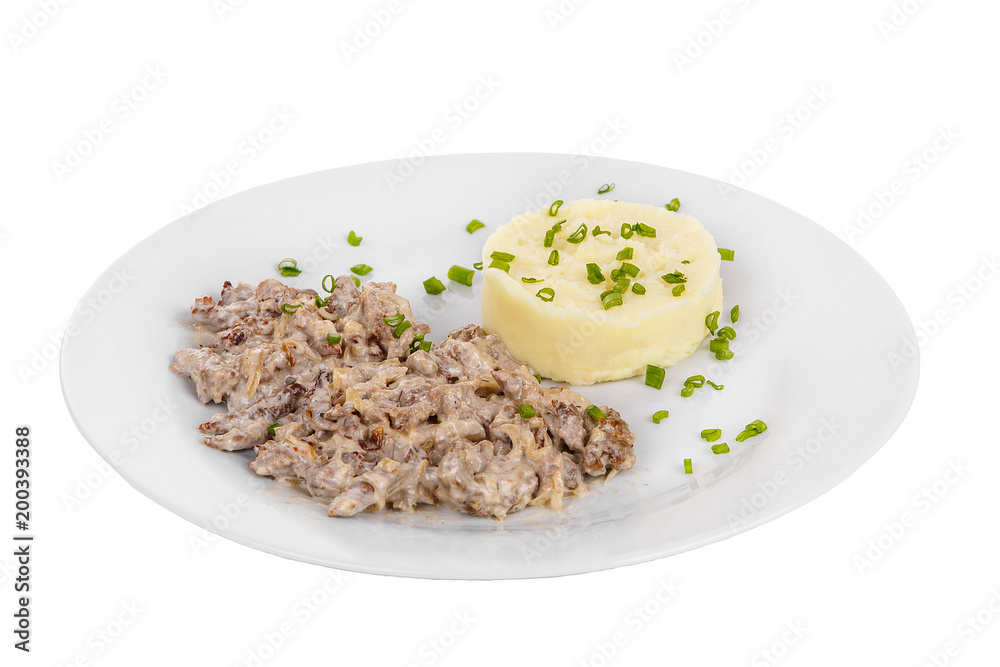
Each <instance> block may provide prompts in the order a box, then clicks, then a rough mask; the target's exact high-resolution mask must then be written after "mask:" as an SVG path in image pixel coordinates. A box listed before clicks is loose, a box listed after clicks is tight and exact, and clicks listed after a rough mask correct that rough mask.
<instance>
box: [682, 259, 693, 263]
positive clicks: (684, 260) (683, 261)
mask: <svg viewBox="0 0 1000 667" xmlns="http://www.w3.org/2000/svg"><path fill="white" fill-rule="evenodd" d="M690 263H691V260H690V259H682V260H681V264H690Z"/></svg>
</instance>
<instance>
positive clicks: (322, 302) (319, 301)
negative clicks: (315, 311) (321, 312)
mask: <svg viewBox="0 0 1000 667" xmlns="http://www.w3.org/2000/svg"><path fill="white" fill-rule="evenodd" d="M315 301H316V307H317V308H322V307H323V306H325V305H326V304H327V302H329V301H330V299H324V298H322V297H321V296H320V295H319V294H317V295H316V299H315Z"/></svg>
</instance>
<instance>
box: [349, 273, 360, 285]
mask: <svg viewBox="0 0 1000 667" xmlns="http://www.w3.org/2000/svg"><path fill="white" fill-rule="evenodd" d="M350 278H351V280H353V281H354V286H355V287H361V281H360V280H358V277H357V276H350Z"/></svg>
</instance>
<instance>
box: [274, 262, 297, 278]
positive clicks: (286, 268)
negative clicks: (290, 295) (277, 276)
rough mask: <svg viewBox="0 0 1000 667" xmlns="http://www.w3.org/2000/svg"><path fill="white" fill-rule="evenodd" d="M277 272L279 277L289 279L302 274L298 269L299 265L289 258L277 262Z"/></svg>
mask: <svg viewBox="0 0 1000 667" xmlns="http://www.w3.org/2000/svg"><path fill="white" fill-rule="evenodd" d="M278 272H279V273H281V275H283V276H285V277H286V278H289V277H291V276H297V275H299V274H300V273H302V269H300V268H299V263H298V262H296V261H295V260H294V259H292V258H291V257H288V258H286V259H283V260H281V261H280V262H278Z"/></svg>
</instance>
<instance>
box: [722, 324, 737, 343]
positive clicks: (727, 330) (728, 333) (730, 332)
mask: <svg viewBox="0 0 1000 667" xmlns="http://www.w3.org/2000/svg"><path fill="white" fill-rule="evenodd" d="M719 338H728V339H729V340H732V339H734V338H736V329H734V328H732V327H730V326H725V327H722V328H721V329H719Z"/></svg>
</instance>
